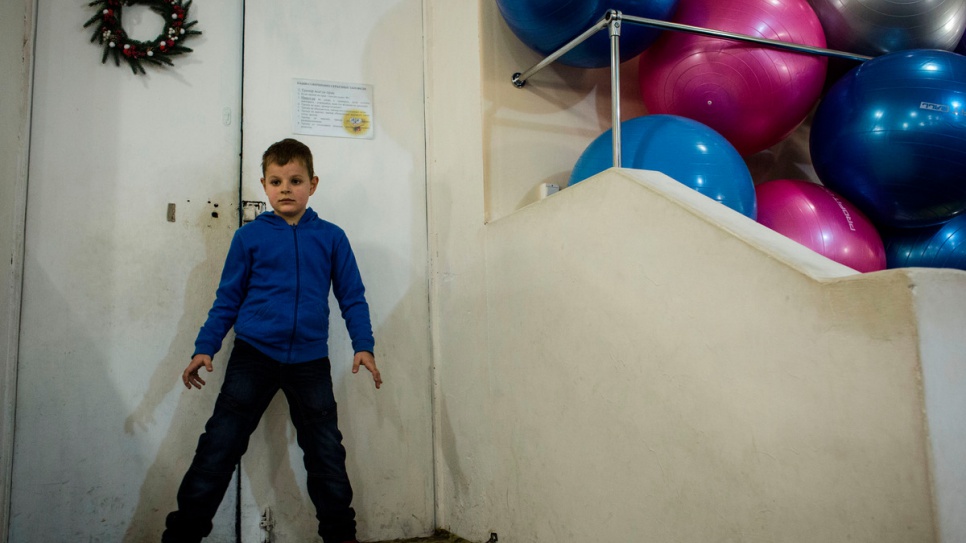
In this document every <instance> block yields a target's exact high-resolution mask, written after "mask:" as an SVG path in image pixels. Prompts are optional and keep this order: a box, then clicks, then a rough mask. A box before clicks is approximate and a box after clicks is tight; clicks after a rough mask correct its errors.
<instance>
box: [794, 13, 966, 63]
mask: <svg viewBox="0 0 966 543" xmlns="http://www.w3.org/2000/svg"><path fill="white" fill-rule="evenodd" d="M810 2H811V4H812V8H814V9H815V13H816V14H817V15H818V18H819V20H820V21H822V27H823V28H825V39H826V41H827V42H828V46H829V47H830V48H832V49H840V50H843V51H849V52H851V53H859V54H863V55H871V56H876V55H881V54H883V53H892V52H895V51H904V50H906V49H944V50H946V51H952V50H953V49H954V48H955V47H956V44H957V43H958V42H959V39H960V37H962V35H963V27H964V26H966V0H899V1H897V0H810Z"/></svg>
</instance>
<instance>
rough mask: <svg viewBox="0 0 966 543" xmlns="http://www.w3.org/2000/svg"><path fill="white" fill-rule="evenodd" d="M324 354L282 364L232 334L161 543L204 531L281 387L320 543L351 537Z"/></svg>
mask: <svg viewBox="0 0 966 543" xmlns="http://www.w3.org/2000/svg"><path fill="white" fill-rule="evenodd" d="M330 369H331V368H330V366H329V359H328V358H321V359H318V360H313V361H311V362H304V363H301V364H281V363H279V362H277V361H275V360H272V359H271V358H269V357H267V356H266V355H264V354H262V353H261V352H260V351H258V350H257V349H255V348H254V347H252V346H251V345H249V344H248V343H246V342H244V341H242V340H240V339H238V340H236V341H235V347H234V349H233V350H232V353H231V357H230V359H229V360H228V369H227V370H226V373H225V382H224V384H223V385H222V387H221V393H220V394H219V395H218V399H217V401H216V402H215V412H214V413H213V414H212V415H211V418H210V419H208V423H207V424H206V425H205V433H203V434H202V435H201V438H200V439H199V440H198V448H197V450H196V451H195V457H194V460H192V462H191V467H189V468H188V473H186V474H185V476H184V480H183V481H182V482H181V487H180V488H179V489H178V510H177V511H175V512H173V513H171V514H170V515H168V518H167V522H166V525H167V529H166V530H165V532H164V535H163V536H162V538H161V540H162V541H163V542H165V543H184V542H192V543H194V542H198V541H201V538H203V537H205V536H207V535H208V534H209V533H211V529H212V524H211V521H212V518H214V516H215V512H216V511H217V510H218V506H219V504H220V503H221V500H222V498H224V496H225V491H226V490H227V489H228V484H229V483H230V482H231V477H232V474H233V473H234V471H235V466H236V465H237V464H238V462H239V460H240V459H241V456H242V454H244V453H245V451H246V450H247V449H248V439H249V437H250V436H251V434H252V432H254V431H255V427H256V426H258V421H259V419H261V417H262V413H264V412H265V409H266V408H267V407H268V404H269V402H271V400H272V398H273V397H274V396H275V394H276V393H277V392H278V390H279V389H282V392H284V393H285V398H286V399H287V400H288V404H289V411H290V412H291V416H292V423H293V424H294V425H295V430H296V432H297V437H298V444H299V447H301V448H302V452H303V453H304V457H303V460H304V462H305V470H306V471H307V472H308V485H307V486H308V491H309V497H310V498H311V499H312V503H313V504H315V510H316V517H317V518H318V519H319V535H320V536H322V539H323V540H324V541H325V543H333V542H342V541H351V540H353V539H355V533H356V522H355V511H354V510H353V509H352V507H351V506H350V504H351V503H352V487H351V486H350V485H349V477H348V475H347V474H346V469H345V448H343V446H342V433H341V432H339V428H338V420H337V416H336V405H335V397H334V396H333V394H332V375H331V372H330Z"/></svg>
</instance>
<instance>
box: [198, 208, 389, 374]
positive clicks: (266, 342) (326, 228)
mask: <svg viewBox="0 0 966 543" xmlns="http://www.w3.org/2000/svg"><path fill="white" fill-rule="evenodd" d="M329 285H331V286H332V291H333V292H334V293H335V298H336V300H338V302H339V307H340V308H341V310H342V317H343V318H344V319H345V322H346V328H347V329H348V331H349V337H350V338H351V339H352V348H353V349H354V350H355V352H359V351H370V352H371V351H372V349H373V346H374V343H375V341H374V340H373V337H372V325H371V323H370V322H369V305H368V304H367V303H366V297H365V287H364V286H363V284H362V277H361V276H360V275H359V268H358V266H357V265H356V259H355V256H354V255H353V254H352V248H351V247H350V246H349V239H348V238H347V237H346V235H345V232H343V231H342V229H341V228H339V227H338V226H336V225H334V224H332V223H330V222H327V221H324V220H322V219H320V218H319V216H318V215H317V214H316V213H315V211H313V210H312V208H308V209H306V210H305V214H304V215H302V218H301V219H300V220H299V223H298V224H297V225H296V226H291V225H289V224H288V223H287V222H285V219H283V218H282V217H280V216H278V215H275V214H274V213H272V212H266V213H262V214H261V215H259V216H258V217H257V218H256V219H255V220H254V221H252V222H250V223H248V224H246V225H245V226H243V227H241V228H239V229H238V231H236V232H235V237H234V238H233V239H232V241H231V247H230V248H229V249H228V257H227V258H226V259H225V268H224V271H222V274H221V284H220V285H219V286H218V292H217V294H216V296H215V303H214V305H212V307H211V311H209V312H208V320H207V321H205V324H204V326H202V327H201V331H200V332H198V339H197V340H196V341H195V354H207V355H211V356H214V354H215V353H216V352H218V350H219V349H220V348H221V342H222V340H223V339H224V338H225V335H226V334H227V333H228V330H229V329H230V328H231V327H232V326H234V327H235V336H236V337H238V338H241V339H243V340H245V341H246V342H248V343H250V344H251V345H252V346H254V347H255V348H256V349H258V350H259V351H261V352H263V353H265V354H266V355H268V356H269V357H271V358H273V359H275V360H277V361H279V362H283V363H299V362H307V361H309V360H314V359H317V358H322V357H324V356H328V355H329V348H328V339H329Z"/></svg>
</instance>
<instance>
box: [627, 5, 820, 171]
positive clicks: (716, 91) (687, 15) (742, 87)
mask: <svg viewBox="0 0 966 543" xmlns="http://www.w3.org/2000/svg"><path fill="white" fill-rule="evenodd" d="M674 22H676V23H682V24H687V25H692V26H700V27H704V28H710V29H714V30H723V31H727V32H733V33H737V34H744V35H749V36H754V37H760V38H768V39H772V40H779V41H784V42H793V43H797V44H800V45H809V46H813V47H825V34H824V32H823V30H822V25H821V23H820V22H819V20H818V17H817V16H816V15H815V12H814V11H813V10H812V8H811V7H810V6H809V5H808V2H807V1H806V0H714V1H713V2H710V1H708V0H681V1H680V2H679V4H678V10H677V13H676V14H675V16H674ZM639 62H640V72H639V73H640V75H639V77H640V85H641V88H640V90H641V97H642V98H643V100H644V105H645V106H646V107H647V110H648V112H649V113H667V114H672V115H680V116H682V117H688V118H690V119H694V120H696V121H699V122H701V123H704V124H706V125H708V126H710V127H711V128H713V129H715V130H716V131H718V132H719V133H721V134H722V135H723V136H724V137H725V138H726V139H727V140H728V141H729V142H731V144H732V145H734V146H735V148H736V149H737V150H738V152H739V153H741V155H742V156H748V155H751V154H754V153H757V152H758V151H762V150H764V149H767V148H769V147H771V146H772V145H774V144H776V143H778V142H779V141H781V140H783V139H784V138H785V137H786V136H788V135H789V134H790V133H791V132H792V131H793V130H795V128H797V127H798V125H800V124H801V123H802V121H803V120H805V117H806V116H807V115H808V113H809V111H811V109H812V107H813V106H814V105H815V103H816V102H818V99H819V96H820V94H821V92H822V87H823V85H824V83H825V73H826V66H827V59H826V58H825V57H822V56H816V55H809V54H804V53H794V52H790V51H781V50H777V49H773V48H768V47H765V46H761V45H757V44H753V43H746V42H739V41H734V40H726V39H722V38H711V37H706V36H700V35H697V34H690V33H685V32H671V31H668V32H665V33H664V34H663V35H662V36H661V37H660V38H659V39H658V40H657V42H655V43H654V45H652V46H651V47H650V48H649V49H647V50H646V51H644V53H643V54H642V55H641V56H640V61H639Z"/></svg>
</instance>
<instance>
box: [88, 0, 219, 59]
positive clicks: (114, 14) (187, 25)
mask: <svg viewBox="0 0 966 543" xmlns="http://www.w3.org/2000/svg"><path fill="white" fill-rule="evenodd" d="M134 4H142V5H146V6H148V7H149V8H151V10H152V11H154V12H155V13H157V14H158V15H160V16H161V17H163V18H164V28H163V29H162V30H161V33H160V34H158V36H157V37H156V38H154V39H153V40H151V41H139V40H134V39H131V38H129V37H128V35H127V33H126V32H125V31H124V27H123V26H121V11H122V9H123V6H131V5H134ZM88 5H89V6H91V7H96V8H97V11H98V12H97V14H96V15H94V16H93V17H91V18H90V20H88V21H87V22H86V23H84V27H85V28H87V27H88V26H92V25H96V29H95V30H94V35H93V36H91V43H93V42H94V41H97V43H99V44H100V45H102V46H103V47H104V55H103V56H102V57H101V63H105V62H107V57H108V55H113V56H114V64H116V65H117V66H120V65H121V59H123V60H125V61H127V63H128V64H129V65H130V66H131V70H132V71H133V72H134V74H135V75H137V74H138V73H142V74H144V73H146V72H145V71H144V65H143V63H145V62H146V63H150V64H155V65H158V66H173V65H174V62H172V60H171V57H172V56H174V55H182V54H184V53H190V52H191V49H189V48H187V47H185V46H184V45H182V42H183V41H184V40H185V39H186V38H188V37H190V36H194V35H197V34H201V32H200V31H198V30H193V29H192V27H194V26H195V25H196V24H198V21H190V22H189V21H188V8H189V7H191V0H188V1H187V2H184V1H183V0H94V1H93V2H91V3H90V4H88Z"/></svg>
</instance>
